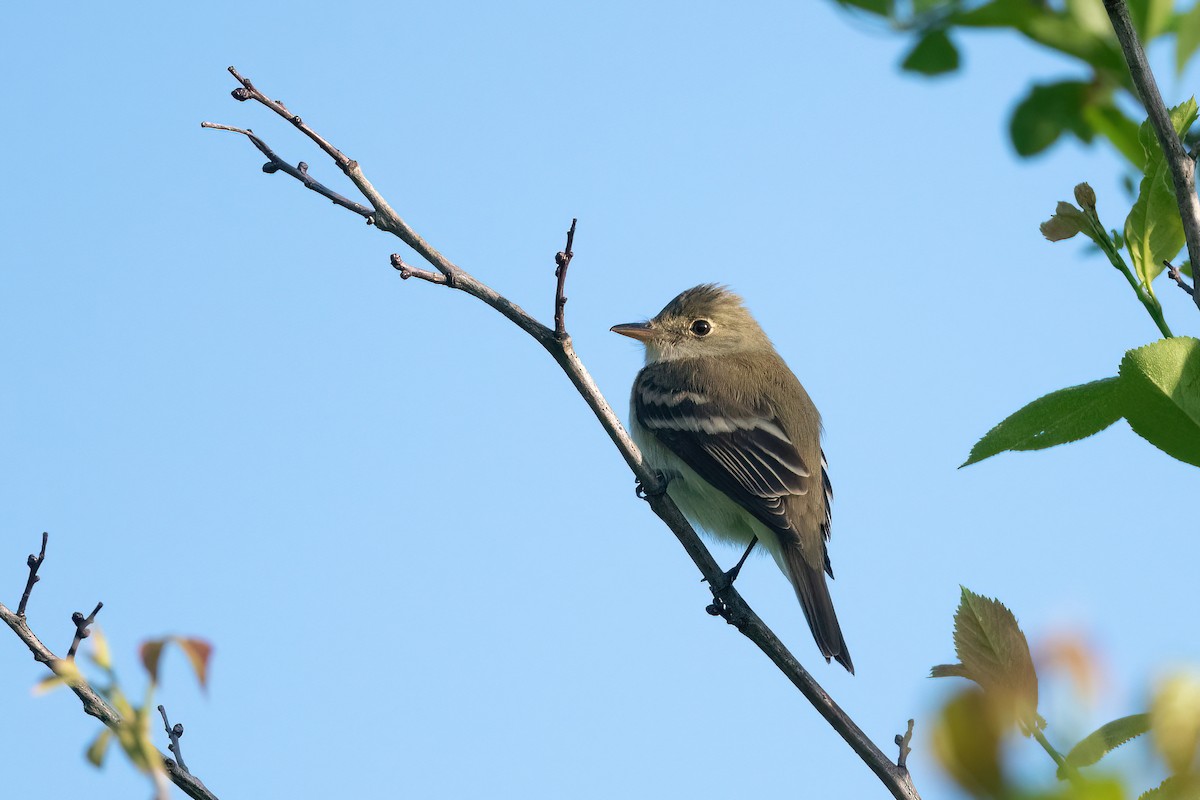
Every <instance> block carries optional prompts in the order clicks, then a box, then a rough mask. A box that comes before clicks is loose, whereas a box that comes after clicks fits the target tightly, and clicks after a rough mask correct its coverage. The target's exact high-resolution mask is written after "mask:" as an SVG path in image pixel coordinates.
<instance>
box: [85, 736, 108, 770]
mask: <svg viewBox="0 0 1200 800" xmlns="http://www.w3.org/2000/svg"><path fill="white" fill-rule="evenodd" d="M111 741H112V730H110V729H109V728H104V729H102V730H101V731H100V732H99V733H98V734H96V738H95V739H92V743H91V744H89V745H88V749H87V753H86V757H87V760H88V761H89V762H91V764H92V766H93V767H102V766H104V757H105V756H106V755H108V743H109V742H111Z"/></svg>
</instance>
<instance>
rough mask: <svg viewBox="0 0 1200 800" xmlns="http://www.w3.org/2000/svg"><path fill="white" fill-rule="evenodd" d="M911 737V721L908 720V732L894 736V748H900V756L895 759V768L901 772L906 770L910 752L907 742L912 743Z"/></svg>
mask: <svg viewBox="0 0 1200 800" xmlns="http://www.w3.org/2000/svg"><path fill="white" fill-rule="evenodd" d="M912 735H913V721H912V720H911V719H910V720H909V721H908V730H906V731H905V732H904V733H903V734H899V733H897V734H896V746H897V747H899V748H900V755H899V756H898V757H897V758H896V766H897V767H898V768H900V769H903V770H907V769H908V754H909V753H911V752H912V748H911V747H909V742H911V741H912Z"/></svg>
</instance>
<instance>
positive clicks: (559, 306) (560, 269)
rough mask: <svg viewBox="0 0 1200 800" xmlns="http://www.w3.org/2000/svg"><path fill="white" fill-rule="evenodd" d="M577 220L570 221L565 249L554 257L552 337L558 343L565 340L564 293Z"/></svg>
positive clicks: (565, 298) (565, 296) (573, 252)
mask: <svg viewBox="0 0 1200 800" xmlns="http://www.w3.org/2000/svg"><path fill="white" fill-rule="evenodd" d="M577 222H579V219H578V218H572V219H571V229H570V230H568V231H567V247H566V249H565V250H561V251H559V252H558V253H556V254H555V256H554V263H555V265H556V266H555V268H554V277H556V278H558V288H557V289H556V290H555V292H554V337H555V338H556V339H558V340H559V341H562V340H563V339H565V338H567V320H566V316H567V315H566V309H567V295H566V294H565V293H564V290H565V289H566V285H567V268H568V267H570V266H571V259H572V258H574V257H575V251H574V250H573V249H572V248H573V247H574V245H575V223H577Z"/></svg>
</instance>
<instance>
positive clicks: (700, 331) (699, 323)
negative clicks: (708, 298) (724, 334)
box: [692, 319, 712, 336]
mask: <svg viewBox="0 0 1200 800" xmlns="http://www.w3.org/2000/svg"><path fill="white" fill-rule="evenodd" d="M711 331H712V323H711V322H709V321H708V320H706V319H698V320H696V321H695V322H693V323H692V333H694V334H696V335H697V336H708V334H709V333H710V332H711Z"/></svg>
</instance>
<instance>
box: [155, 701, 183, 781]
mask: <svg viewBox="0 0 1200 800" xmlns="http://www.w3.org/2000/svg"><path fill="white" fill-rule="evenodd" d="M158 713H159V714H162V721H163V729H164V730H165V731H166V732H167V738H168V739H170V740H171V743H170V744H169V745H167V749H168V750H170V751H171V752H172V753H174V754H175V762H176V763H177V764H178V765H179V768H180V769H181V770H183V771H184V772H187V773H188V774H189V775H190V774H191V771H190V770H189V769H188V768H187V764H185V763H183V750H182V749H180V747H179V739H180V738H181V737H182V736H183V726H182V725H180V724H179V723H178V722H176V723H175V724H174V725H172V724H171V723H170V721H168V720H167V710H166V709H165V708H163V707H162V706H161V705H160V706H159V707H158Z"/></svg>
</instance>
